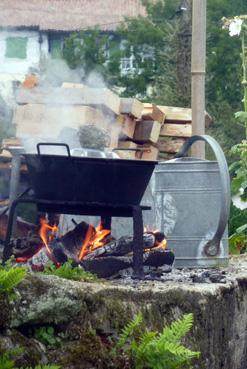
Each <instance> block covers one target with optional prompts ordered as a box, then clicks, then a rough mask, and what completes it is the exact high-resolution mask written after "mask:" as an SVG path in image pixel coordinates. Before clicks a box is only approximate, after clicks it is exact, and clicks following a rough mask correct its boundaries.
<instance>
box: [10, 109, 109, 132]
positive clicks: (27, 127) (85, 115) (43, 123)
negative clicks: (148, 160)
mask: <svg viewBox="0 0 247 369" xmlns="http://www.w3.org/2000/svg"><path fill="white" fill-rule="evenodd" d="M13 123H14V124H16V136H17V137H18V138H28V137H32V136H38V137H40V136H44V137H51V138H56V137H57V136H58V135H59V132H60V131H61V129H62V128H63V127H70V128H75V129H78V128H79V127H80V126H81V125H85V124H92V125H95V126H97V127H99V128H104V129H108V128H109V124H108V122H107V121H106V119H105V117H104V115H103V113H102V112H101V111H99V110H96V109H94V108H92V107H88V106H68V105H66V106H60V107H58V106H49V105H44V104H27V105H22V106H17V108H16V110H15V113H14V117H13Z"/></svg>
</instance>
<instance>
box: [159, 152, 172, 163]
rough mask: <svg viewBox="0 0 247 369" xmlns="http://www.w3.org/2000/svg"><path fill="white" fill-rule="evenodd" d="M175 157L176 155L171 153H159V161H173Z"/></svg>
mask: <svg viewBox="0 0 247 369" xmlns="http://www.w3.org/2000/svg"><path fill="white" fill-rule="evenodd" d="M174 156H175V153H174V154H171V153H167V152H160V153H159V160H165V161H166V160H171V159H173V158H174Z"/></svg>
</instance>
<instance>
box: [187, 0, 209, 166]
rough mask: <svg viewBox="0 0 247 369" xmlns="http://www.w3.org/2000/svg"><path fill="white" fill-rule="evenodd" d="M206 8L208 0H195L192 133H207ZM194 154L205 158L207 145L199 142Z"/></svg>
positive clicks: (193, 18)
mask: <svg viewBox="0 0 247 369" xmlns="http://www.w3.org/2000/svg"><path fill="white" fill-rule="evenodd" d="M206 8H207V0H193V7H192V53H191V107H192V134H193V135H203V134H204V133H205V73H206ZM191 153H192V156H195V157H198V158H202V159H204V158H205V145H204V143H202V142H197V143H196V144H195V145H193V147H192V149H191Z"/></svg>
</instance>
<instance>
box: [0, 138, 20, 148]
mask: <svg viewBox="0 0 247 369" xmlns="http://www.w3.org/2000/svg"><path fill="white" fill-rule="evenodd" d="M11 146H21V141H20V140H19V139H18V138H15V137H11V138H4V139H3V141H2V148H3V149H8V148H9V147H11Z"/></svg>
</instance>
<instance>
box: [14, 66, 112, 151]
mask: <svg viewBox="0 0 247 369" xmlns="http://www.w3.org/2000/svg"><path fill="white" fill-rule="evenodd" d="M38 78H39V83H38V87H40V89H39V90H40V91H42V90H43V91H44V94H43V96H42V100H41V102H43V103H42V104H28V105H24V106H23V107H19V108H18V109H24V117H23V118H22V120H23V122H22V120H20V119H19V118H18V119H19V121H18V122H17V123H18V125H19V128H18V129H17V136H18V138H20V139H21V141H22V144H23V146H24V149H25V151H26V152H29V153H36V152H37V150H36V145H37V143H39V142H47V143H49V142H60V143H61V142H63V143H66V144H68V145H69V146H70V148H71V149H73V148H78V147H80V142H79V137H78V130H79V128H80V126H83V125H90V126H91V125H95V126H96V127H98V128H102V129H104V130H108V132H109V133H111V142H113V141H116V142H117V138H118V134H119V129H118V128H117V127H118V126H117V124H116V115H115V114H114V113H113V112H111V110H110V109H106V108H105V107H104V99H105V96H104V89H106V88H107V86H106V84H105V81H104V79H103V77H102V76H101V75H100V74H99V73H98V72H91V73H90V75H88V76H87V78H85V75H84V71H83V70H82V69H81V68H78V69H75V70H71V69H70V68H69V67H68V65H67V64H66V63H65V62H64V61H62V60H56V61H49V62H47V64H46V66H45V68H44V69H43V70H42V71H41V74H40V76H38ZM82 80H84V81H85V82H84V83H83V84H82ZM71 84H72V85H71ZM73 84H74V86H73ZM77 88H78V89H81V92H82V96H83V97H84V99H85V101H84V102H83V100H81V104H80V101H79V100H78V104H76V105H75V104H74V103H73V101H74V97H73V96H74V95H73V94H76V93H75V92H74V91H76V89H77ZM34 93H35V91H33V89H30V90H28V89H26V90H25V94H26V95H27V96H30V99H31V98H32V95H33V94H34ZM87 101H88V102H93V101H95V102H96V105H95V106H93V107H92V106H91V107H90V106H89V104H87ZM27 121H28V123H27ZM24 126H25V127H26V128H24V129H22V127H24ZM29 127H30V129H29ZM42 153H50V154H58V155H63V154H65V152H64V149H62V148H58V147H53V148H52V147H49V148H48V147H47V148H44V147H42Z"/></svg>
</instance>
